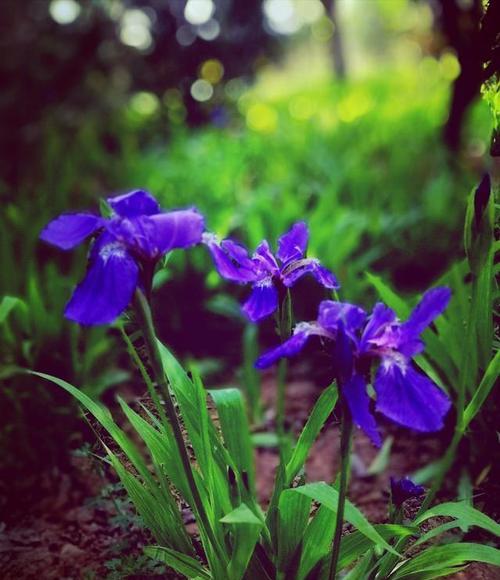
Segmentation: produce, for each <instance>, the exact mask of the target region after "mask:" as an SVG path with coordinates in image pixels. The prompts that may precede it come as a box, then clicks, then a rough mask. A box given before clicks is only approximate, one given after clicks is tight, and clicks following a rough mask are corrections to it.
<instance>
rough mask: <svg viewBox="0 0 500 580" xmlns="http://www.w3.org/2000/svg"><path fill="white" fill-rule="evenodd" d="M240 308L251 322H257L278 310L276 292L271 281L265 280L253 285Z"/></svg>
mask: <svg viewBox="0 0 500 580" xmlns="http://www.w3.org/2000/svg"><path fill="white" fill-rule="evenodd" d="M241 308H242V310H243V312H244V313H245V315H246V316H247V318H248V319H249V320H251V321H252V322H258V321H259V320H262V319H263V318H266V316H269V315H270V314H272V313H273V312H274V311H275V310H276V308H278V291H277V290H276V288H275V287H274V284H273V283H272V281H271V280H265V281H263V282H258V283H257V284H255V285H254V287H253V288H252V292H251V294H250V296H249V298H248V300H247V301H246V302H245V304H243V306H242V307H241Z"/></svg>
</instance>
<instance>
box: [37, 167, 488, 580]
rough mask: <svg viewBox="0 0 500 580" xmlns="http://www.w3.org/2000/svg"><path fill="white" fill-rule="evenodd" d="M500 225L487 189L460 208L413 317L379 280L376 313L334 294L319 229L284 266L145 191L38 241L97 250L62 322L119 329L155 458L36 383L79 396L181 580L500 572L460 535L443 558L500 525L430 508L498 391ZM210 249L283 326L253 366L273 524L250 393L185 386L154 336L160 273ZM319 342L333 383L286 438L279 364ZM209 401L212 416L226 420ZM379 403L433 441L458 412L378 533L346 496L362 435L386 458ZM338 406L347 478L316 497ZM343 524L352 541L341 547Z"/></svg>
mask: <svg viewBox="0 0 500 580" xmlns="http://www.w3.org/2000/svg"><path fill="white" fill-rule="evenodd" d="M494 223H495V203H494V199H493V195H492V194H491V185H490V179H489V177H488V176H485V178H484V179H483V180H482V181H481V183H480V184H479V186H478V188H477V189H476V190H475V191H473V192H472V194H471V196H470V200H469V204H468V211H467V216H466V223H465V248H466V254H467V255H466V258H465V259H464V260H463V261H462V262H460V263H457V264H455V265H454V266H453V267H452V268H451V269H450V270H449V272H447V273H446V274H445V275H444V276H443V278H442V280H441V281H440V283H439V284H438V285H437V286H436V287H435V288H433V289H430V290H428V291H427V292H426V293H425V294H424V295H423V296H422V298H421V300H420V301H419V302H418V304H417V305H416V306H415V307H414V308H411V306H410V305H408V304H407V303H406V302H405V301H404V300H402V299H401V298H400V297H398V296H397V295H396V294H395V293H394V292H393V291H392V290H391V289H390V288H389V287H387V286H386V285H385V284H384V283H382V281H381V280H380V279H378V278H376V277H373V276H371V277H370V283H371V284H372V285H373V286H374V288H375V290H376V291H377V292H378V294H379V296H380V300H381V301H380V302H379V303H377V304H376V305H375V306H374V308H373V311H372V312H371V313H367V312H365V311H364V310H363V309H362V308H360V307H359V306H357V305H356V304H351V303H349V302H346V301H343V300H341V299H340V297H339V294H340V293H342V294H344V293H345V294H347V293H348V289H344V288H341V286H340V284H341V280H338V279H337V278H336V276H335V275H334V274H333V273H332V272H330V271H329V270H327V269H326V268H324V267H323V266H322V264H321V262H320V261H319V260H317V259H312V258H309V257H307V253H306V252H307V244H308V236H309V232H308V228H307V225H306V224H305V223H303V222H298V223H296V224H294V225H293V226H292V227H291V229H290V230H289V231H288V232H286V233H285V234H284V235H282V236H281V238H280V239H279V241H278V245H277V250H276V252H273V251H272V249H271V246H270V245H269V244H268V242H267V241H263V242H262V243H261V244H260V245H259V246H258V247H257V248H256V250H255V252H254V253H253V254H250V253H249V252H248V250H247V249H246V248H245V247H243V246H242V245H241V244H239V243H238V242H236V241H235V240H229V239H228V240H222V241H221V240H219V239H217V237H216V236H214V235H213V234H211V233H209V232H207V230H206V224H205V220H204V218H203V216H202V215H201V214H200V213H199V212H198V211H197V210H196V209H194V208H188V209H182V210H176V211H170V212H165V211H163V210H162V209H161V208H160V206H159V204H158V203H157V201H156V200H155V198H154V197H152V196H151V195H150V194H148V193H147V192H145V191H140V190H138V191H133V192H131V193H129V194H125V195H122V196H118V197H113V198H109V199H108V200H107V201H106V202H104V203H103V204H102V211H101V215H96V214H92V213H76V214H63V215H61V216H59V217H58V218H56V219H54V220H53V221H52V222H50V223H49V224H48V225H47V226H46V227H45V229H44V230H43V231H42V234H41V238H42V239H43V240H45V241H46V242H48V243H50V244H52V245H54V246H57V247H59V248H61V249H63V250H69V249H72V248H74V247H75V246H76V245H78V244H80V243H82V242H84V241H85V240H86V239H87V238H92V239H93V242H92V245H91V248H90V252H89V264H88V268H87V273H86V275H85V277H84V279H83V280H82V282H81V283H80V284H79V285H78V286H77V287H76V289H75V291H74V293H73V295H72V297H71V299H70V301H69V302H68V304H67V306H66V310H65V315H66V317H67V318H69V319H70V320H73V321H75V322H77V323H80V324H83V325H106V324H114V325H115V326H116V327H118V328H119V329H120V331H121V334H122V336H123V338H124V340H125V342H126V344H127V347H128V350H129V353H130V355H131V357H132V359H133V361H134V363H135V364H136V365H137V367H138V369H139V370H140V372H141V375H142V377H143V379H144V382H145V384H146V386H147V388H148V390H149V393H150V396H151V399H152V401H153V403H154V411H153V410H151V409H150V408H147V407H143V408H142V409H141V410H140V411H137V410H134V409H132V408H131V407H130V406H129V405H128V404H127V403H126V402H125V401H123V400H122V399H119V404H120V406H121V409H122V410H123V412H124V414H125V416H126V417H127V419H128V420H129V421H130V423H131V425H132V426H133V428H134V429H135V431H136V432H137V435H138V437H140V438H141V439H142V441H143V442H144V444H145V446H146V448H147V450H148V452H149V457H148V458H146V457H144V456H143V455H142V454H141V453H140V452H139V450H138V448H137V446H136V445H135V443H134V442H133V441H132V440H131V439H130V437H129V436H128V435H127V434H126V432H125V431H124V430H123V429H122V428H121V427H120V426H119V425H118V424H117V423H116V422H115V421H114V419H113V418H112V416H111V415H110V413H109V411H108V410H107V409H106V408H105V407H103V406H102V405H101V404H99V403H97V402H96V401H94V400H93V399H91V398H90V397H88V396H87V395H86V394H85V393H84V392H83V391H82V390H80V389H79V388H77V387H75V386H73V385H71V384H69V383H68V382H66V381H63V380H61V379H59V378H57V377H54V376H50V375H47V374H43V373H40V372H34V371H32V372H33V374H34V375H36V376H38V377H41V378H44V379H48V380H50V381H52V382H53V383H55V384H57V385H59V386H60V387H62V388H63V389H65V390H66V391H68V392H69V393H71V394H72V395H73V396H74V397H75V398H76V399H78V401H79V402H80V403H81V404H82V405H83V406H84V407H85V408H86V410H87V411H88V412H89V413H91V414H92V415H93V416H94V417H95V419H96V420H97V421H98V422H99V423H100V424H101V425H102V427H103V428H104V429H105V431H107V433H108V434H109V436H110V437H111V438H112V439H113V440H114V444H115V445H114V446H113V449H111V448H110V447H109V446H106V444H105V443H104V442H103V443H102V444H103V445H104V447H105V449H106V451H107V454H108V458H109V462H110V463H111V464H112V466H113V467H114V469H115V470H116V472H117V474H118V476H119V478H120V480H121V482H122V483H123V485H124V487H125V489H126V491H127V493H128V494H129V496H130V499H131V501H132V502H133V504H134V505H135V508H136V509H137V511H138V513H139V514H140V516H141V517H142V519H143V521H144V522H145V524H146V526H147V527H148V528H149V530H150V531H151V533H152V535H153V537H154V538H155V540H156V543H157V545H152V546H148V547H146V548H145V554H146V555H147V556H150V557H151V558H153V559H156V560H159V561H161V562H163V563H165V564H167V565H168V566H170V567H171V568H173V569H175V570H176V571H177V572H178V573H180V574H182V575H184V576H185V577H187V578H214V579H216V580H223V579H227V580H236V579H238V578H249V579H251V578H268V579H274V578H290V579H295V578H297V579H313V578H320V579H321V578H336V577H343V578H344V577H345V578H349V579H351V580H352V579H354V578H363V579H364V578H374V579H375V578H392V579H402V578H408V579H409V578H412V579H415V578H419V579H424V578H436V577H440V576H444V575H446V574H450V573H453V572H455V571H457V570H460V569H462V568H463V567H464V566H466V565H467V564H468V563H469V562H471V561H479V562H486V563H489V564H493V565H500V550H498V549H497V548H495V547H493V545H487V544H484V543H483V544H475V543H468V542H460V541H459V538H460V535H459V534H457V535H454V536H453V538H455V541H452V542H451V543H450V539H449V537H447V538H446V540H445V539H444V538H443V536H442V535H443V534H444V533H445V532H447V531H449V530H450V529H453V528H458V529H460V530H461V531H462V532H465V531H467V530H468V529H469V528H470V527H472V526H477V527H479V528H482V529H484V530H486V531H487V532H489V533H491V534H493V535H496V536H500V525H499V524H498V523H496V522H495V521H494V520H492V519H491V518H490V517H488V516H487V515H485V514H483V513H482V512H481V511H479V510H477V509H475V508H474V507H473V505H472V503H471V502H470V501H454V502H447V503H442V504H438V505H434V498H435V496H436V493H437V492H438V491H439V489H440V487H441V485H442V483H443V480H444V478H445V476H446V474H447V473H448V471H449V469H450V467H451V465H452V464H453V461H454V458H455V455H456V452H457V448H458V445H459V443H460V441H461V440H462V438H463V437H465V436H466V435H467V430H468V427H469V425H470V423H471V421H472V420H473V419H474V417H475V416H476V415H477V413H478V412H479V410H480V409H481V407H482V405H483V403H484V401H485V400H486V398H487V397H488V394H489V393H490V391H491V389H492V388H493V386H494V384H495V381H496V379H497V377H498V370H499V364H500V359H499V355H498V351H497V352H496V353H495V352H494V351H495V349H494V329H493V320H492V311H493V305H494V302H495V299H496V298H497V296H496V286H495V284H494V255H495V249H496V246H495V242H494V231H493V230H494ZM200 243H201V244H204V245H205V246H206V247H207V250H208V253H209V254H210V255H211V258H212V260H213V262H214V265H215V268H216V270H217V271H218V273H219V274H220V275H221V276H222V277H223V278H225V279H227V280H230V281H233V282H235V283H239V284H248V285H250V286H251V287H252V288H251V290H250V293H249V297H248V299H247V300H246V302H245V303H244V304H243V306H242V310H243V312H244V314H245V315H246V316H247V318H248V319H249V320H250V321H251V322H253V323H258V322H259V321H260V320H262V319H264V318H267V317H269V316H272V315H274V316H275V318H276V326H277V334H278V336H277V339H276V346H275V348H273V349H271V350H270V351H269V352H266V353H263V354H261V356H260V357H259V358H258V359H257V360H256V367H257V368H259V369H260V368H266V367H269V366H271V365H273V364H275V363H278V365H279V366H278V373H277V376H278V381H277V382H278V397H277V409H276V432H277V441H278V445H279V450H280V464H279V467H278V470H277V475H276V481H275V486H274V490H273V494H272V497H271V500H270V504H269V507H268V509H267V511H266V512H264V511H263V510H262V509H261V507H260V506H259V504H258V502H257V499H256V495H255V470H254V465H253V459H252V458H253V449H252V443H251V436H250V426H249V420H248V417H249V412H248V410H247V408H246V401H245V397H244V395H243V393H242V392H241V391H240V390H238V389H235V388H228V389H218V390H212V391H208V392H207V390H205V388H204V386H203V384H202V381H201V378H200V375H199V372H198V371H197V369H196V367H195V366H191V367H190V368H189V372H187V371H186V370H185V369H184V368H183V367H182V366H181V364H180V363H179V362H178V361H177V360H176V358H175V357H174V355H173V354H172V353H171V351H170V350H169V349H168V347H167V346H166V345H164V344H162V343H161V342H160V341H159V340H158V338H157V335H156V331H155V323H154V320H153V317H152V312H151V308H150V301H151V295H152V293H153V291H154V290H153V276H154V274H155V272H157V271H158V270H159V269H161V268H164V267H166V262H165V260H164V256H165V255H166V254H167V253H168V252H170V251H172V250H180V249H182V250H187V249H188V248H189V247H191V246H193V245H196V244H200ZM303 275H310V276H313V277H314V278H315V279H316V281H317V283H318V284H321V285H322V286H324V287H325V288H326V289H327V291H328V292H331V300H325V301H323V302H321V303H320V304H319V305H318V317H317V319H316V320H315V321H312V322H311V321H296V320H294V314H293V285H294V283H295V282H296V281H297V280H298V279H299V278H300V277H302V276H303ZM464 325H465V328H464ZM311 339H314V341H315V344H316V346H317V348H319V349H324V350H326V351H327V352H328V353H329V354H330V357H331V362H332V365H331V367H332V369H333V371H332V377H331V379H332V382H331V384H330V386H329V387H328V388H326V389H325V390H324V391H323V392H322V394H321V396H320V397H319V399H318V401H317V402H316V404H315V406H314V408H313V409H312V410H311V413H310V415H309V418H308V420H307V422H306V424H305V426H304V428H303V430H302V432H301V433H300V435H299V437H298V439H297V440H294V439H293V438H292V436H291V434H289V433H287V432H286V430H285V427H284V403H285V399H286V372H287V368H286V367H287V362H286V359H288V358H291V357H295V356H301V355H300V353H301V350H302V348H303V347H304V345H305V344H306V343H307V342H313V340H311ZM145 352H146V353H147V354H145ZM254 387H255V385H253V387H252V385H250V388H254ZM248 395H249V396H248V400H250V401H253V402H255V401H256V400H257V399H258V393H256V392H250V393H248ZM207 397H211V399H212V400H213V401H214V403H215V406H216V410H217V419H218V421H217V423H214V421H213V419H212V416H211V414H210V413H209V410H208V406H207ZM372 399H373V400H374V401H372ZM373 406H375V409H376V411H377V412H380V413H382V414H383V415H385V417H387V418H389V419H390V420H392V421H394V422H396V423H398V424H400V425H403V426H404V427H407V428H410V429H413V430H416V431H421V432H436V431H439V430H440V429H441V428H442V427H443V421H444V419H445V418H446V417H447V416H448V414H450V416H451V417H452V420H454V421H455V430H454V435H453V439H452V441H451V443H450V445H449V447H448V448H447V450H446V452H445V455H444V456H443V457H442V458H441V459H440V460H439V461H438V462H437V463H435V464H434V465H433V466H432V469H431V470H430V473H428V474H427V475H428V478H429V481H430V482H431V484H430V486H429V487H427V488H424V487H423V486H421V485H418V482H413V481H411V480H410V479H408V478H403V479H401V480H396V479H392V480H391V500H390V505H389V518H388V523H386V524H376V525H373V524H371V523H370V522H369V521H368V520H367V519H366V518H365V517H364V515H363V514H362V513H361V511H360V510H359V509H358V508H357V507H356V506H355V505H354V504H352V503H351V502H350V501H349V500H348V499H347V487H348V481H349V475H350V465H349V457H350V445H351V439H352V430H353V427H355V426H357V427H359V428H361V429H362V430H363V431H365V433H366V434H367V435H368V436H369V438H370V439H371V441H372V442H373V444H374V445H375V446H381V445H382V437H381V433H380V431H379V430H378V427H377V423H376V415H375V414H374V413H373V410H372V407H373ZM452 407H453V408H454V409H453V411H451V409H452ZM335 409H338V410H340V415H341V417H342V419H341V422H342V425H341V444H340V464H341V469H340V473H339V475H338V477H337V478H336V480H335V481H333V482H316V483H306V481H305V474H304V465H305V462H306V460H307V457H308V454H309V452H310V450H311V447H312V445H313V443H314V441H315V440H316V438H317V436H318V435H319V433H320V431H321V429H322V427H323V426H324V424H325V422H326V420H327V419H328V417H329V416H330V415H331V414H332V413H333V412H334V410H335ZM250 416H252V415H251V414H250ZM188 446H189V447H190V448H191V449H192V453H188V451H187V449H188ZM179 495H180V496H182V498H183V499H184V501H185V502H186V503H187V504H189V506H190V508H191V510H192V512H193V515H194V517H195V520H196V524H197V531H198V535H197V536H195V537H193V536H190V535H189V534H188V533H187V531H186V528H185V525H184V522H183V518H182V514H181V510H180V507H179V502H178V499H177V498H178V496H179ZM415 496H422V498H423V499H422V502H421V507H420V509H419V510H418V511H417V513H416V514H414V516H413V517H412V519H411V520H408V519H407V518H406V517H405V512H404V509H403V506H404V502H405V501H406V500H407V499H409V498H411V497H415ZM314 506H319V508H318V509H313V507H314ZM434 518H438V519H434ZM429 520H430V522H434V523H432V525H430V522H429ZM346 521H347V522H349V523H350V524H351V525H352V526H353V528H354V531H351V532H350V533H342V532H343V524H344V522H346Z"/></svg>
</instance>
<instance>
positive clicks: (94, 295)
mask: <svg viewBox="0 0 500 580" xmlns="http://www.w3.org/2000/svg"><path fill="white" fill-rule="evenodd" d="M103 237H104V236H103ZM107 239H109V237H107ZM97 243H98V244H99V240H98V242H97ZM93 254H94V259H93V260H92V261H91V264H90V267H89V269H88V271H87V275H86V276H85V278H84V279H83V281H82V282H80V284H78V286H77V287H76V289H75V291H74V292H73V296H72V297H71V300H70V301H69V302H68V304H67V306H66V310H65V312H64V314H65V316H66V318H69V319H70V320H74V321H75V322H79V323H80V324H85V325H94V324H107V323H110V322H113V320H115V318H117V317H118V316H119V315H120V314H121V313H122V312H123V311H124V310H125V308H127V306H128V304H129V303H130V301H131V299H132V295H133V293H134V290H135V288H136V286H137V277H138V272H139V268H138V266H137V264H136V262H135V260H134V259H133V258H132V257H131V256H130V254H129V253H128V252H127V249H126V248H125V247H124V246H123V245H122V244H120V243H119V242H116V241H115V242H111V243H106V244H102V245H101V244H99V248H98V250H97V251H96V252H95V253H93Z"/></svg>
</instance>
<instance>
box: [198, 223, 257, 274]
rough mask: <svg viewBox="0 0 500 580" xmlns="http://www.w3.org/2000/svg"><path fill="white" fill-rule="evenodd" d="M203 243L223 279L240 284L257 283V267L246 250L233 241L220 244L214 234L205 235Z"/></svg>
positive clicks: (224, 241)
mask: <svg viewBox="0 0 500 580" xmlns="http://www.w3.org/2000/svg"><path fill="white" fill-rule="evenodd" d="M203 241H204V243H205V244H206V245H207V246H208V249H209V250H210V253H211V255H212V259H213V261H214V264H215V268H216V270H217V272H219V274H220V275H221V276H222V277H223V278H225V279H226V280H231V281H233V282H239V283H240V284H246V283H247V282H255V280H256V279H257V274H256V272H255V265H254V263H253V262H252V260H251V259H250V257H249V256H248V252H247V250H246V248H244V247H243V246H241V245H239V244H237V243H236V242H233V241H232V240H223V241H222V242H220V244H219V243H218V242H217V241H216V239H215V236H213V235H212V234H205V236H204V239H203Z"/></svg>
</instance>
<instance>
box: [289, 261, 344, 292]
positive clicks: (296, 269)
mask: <svg viewBox="0 0 500 580" xmlns="http://www.w3.org/2000/svg"><path fill="white" fill-rule="evenodd" d="M304 274H312V275H313V276H314V277H315V278H316V280H317V281H318V282H319V283H320V284H321V285H322V286H324V287H325V288H331V289H337V288H340V285H339V283H338V282H337V279H336V278H335V276H334V275H333V274H332V272H330V270H327V269H326V268H324V267H323V266H322V265H321V264H320V262H319V261H318V260H316V259H315V258H304V259H302V260H297V261H293V262H289V263H288V264H287V265H286V266H285V267H284V268H283V270H282V278H283V284H284V285H285V286H287V287H288V288H290V287H291V286H293V285H294V284H295V282H297V280H298V279H299V278H302V276H304Z"/></svg>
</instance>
